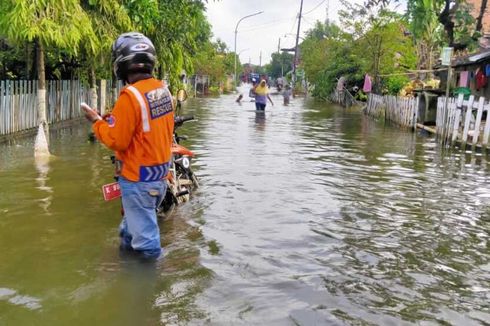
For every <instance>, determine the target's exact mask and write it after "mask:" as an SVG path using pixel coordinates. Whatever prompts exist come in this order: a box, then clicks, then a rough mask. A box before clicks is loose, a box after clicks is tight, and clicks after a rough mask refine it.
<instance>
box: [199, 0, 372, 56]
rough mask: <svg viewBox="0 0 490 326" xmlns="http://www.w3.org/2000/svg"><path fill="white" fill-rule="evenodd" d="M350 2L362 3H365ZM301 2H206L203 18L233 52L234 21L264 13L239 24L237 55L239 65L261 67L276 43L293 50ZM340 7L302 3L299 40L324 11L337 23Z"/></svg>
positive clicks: (316, 0)
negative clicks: (206, 18) (249, 64)
mask: <svg viewBox="0 0 490 326" xmlns="http://www.w3.org/2000/svg"><path fill="white" fill-rule="evenodd" d="M350 2H351V3H358V4H362V3H363V2H364V0H350ZM300 3H301V0H208V4H207V6H206V7H207V10H206V15H207V17H208V20H209V22H210V23H211V25H212V31H213V35H214V37H213V39H214V40H216V39H217V38H219V39H221V40H222V41H224V42H225V43H226V44H227V45H228V49H229V50H230V51H234V48H235V41H234V39H235V27H236V24H237V22H238V21H239V20H240V18H242V17H244V16H247V15H250V14H254V13H256V12H260V11H263V13H261V14H259V15H256V16H253V17H249V18H245V19H244V20H242V21H241V22H240V24H239V25H238V33H237V44H236V52H237V53H238V54H239V56H240V61H241V63H248V62H250V63H252V64H255V65H259V64H262V65H264V64H266V63H268V62H270V60H271V54H272V53H274V52H276V51H277V48H278V44H279V42H280V44H281V48H293V47H294V43H295V35H296V31H297V28H298V25H297V22H298V19H297V16H298V13H299V7H300ZM327 8H328V11H327ZM340 8H341V3H340V1H339V0H303V13H302V17H303V18H302V19H301V26H300V37H301V36H304V35H305V32H306V31H307V30H309V29H311V28H312V27H313V26H314V24H315V21H317V20H320V21H322V22H324V21H325V19H326V18H327V12H328V18H329V19H330V20H333V21H336V22H338V15H337V12H338V10H339V9H340ZM279 39H280V41H279ZM300 42H301V40H300Z"/></svg>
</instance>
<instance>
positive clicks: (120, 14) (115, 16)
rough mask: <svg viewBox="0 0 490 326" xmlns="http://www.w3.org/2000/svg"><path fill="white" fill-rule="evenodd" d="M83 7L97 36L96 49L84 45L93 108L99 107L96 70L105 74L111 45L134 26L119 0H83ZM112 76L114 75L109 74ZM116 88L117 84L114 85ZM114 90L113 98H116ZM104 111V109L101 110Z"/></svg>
mask: <svg viewBox="0 0 490 326" xmlns="http://www.w3.org/2000/svg"><path fill="white" fill-rule="evenodd" d="M81 5H82V8H83V10H84V11H85V12H86V14H87V15H88V16H89V17H90V21H91V24H92V28H93V30H94V33H95V36H96V40H95V41H96V44H95V47H87V46H86V45H87V44H90V43H83V45H84V46H83V50H84V54H85V55H84V57H83V58H84V59H85V60H84V61H85V64H86V65H87V66H88V67H87V68H88V72H89V85H90V93H91V103H90V105H91V107H93V108H96V107H97V89H96V69H97V67H99V68H100V70H102V72H105V75H107V70H108V68H109V67H110V65H108V64H107V62H110V60H111V59H110V56H111V52H112V49H111V45H112V43H113V42H114V40H115V39H116V38H117V36H118V35H119V34H121V33H122V32H126V31H128V30H131V29H132V28H133V24H132V22H131V20H130V18H129V16H128V15H127V12H126V10H125V8H124V7H123V6H122V4H121V2H120V1H118V0H82V1H81ZM109 76H112V73H110V74H109ZM114 86H115V83H114ZM115 95H116V94H115V90H114V89H113V97H115ZM100 109H101V110H103V109H104V108H100Z"/></svg>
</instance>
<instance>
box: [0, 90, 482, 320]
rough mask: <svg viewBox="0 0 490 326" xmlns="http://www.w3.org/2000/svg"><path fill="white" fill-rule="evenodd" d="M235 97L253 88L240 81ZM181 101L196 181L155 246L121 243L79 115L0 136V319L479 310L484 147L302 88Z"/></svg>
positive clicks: (341, 316)
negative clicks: (438, 137) (300, 91)
mask: <svg viewBox="0 0 490 326" xmlns="http://www.w3.org/2000/svg"><path fill="white" fill-rule="evenodd" d="M244 93H245V94H248V92H246V91H245V90H244ZM235 97H236V95H224V96H221V97H220V98H206V99H189V100H188V101H187V103H186V105H185V107H184V111H185V113H186V114H194V115H195V116H196V117H197V118H198V121H195V122H190V123H186V125H185V126H184V127H183V128H182V129H181V130H182V131H181V133H182V134H186V135H187V136H188V137H189V139H188V140H187V141H185V142H184V145H186V146H188V147H189V148H190V149H192V150H193V151H194V152H195V154H196V156H197V159H196V160H195V162H194V164H195V169H196V173H197V174H198V175H199V176H200V180H201V183H202V186H201V188H200V189H199V191H198V192H197V193H196V194H195V196H194V197H193V199H192V200H191V201H190V202H188V203H186V204H184V205H182V206H180V207H178V208H177V209H176V210H175V211H174V212H173V214H172V215H171V216H170V217H168V218H166V219H165V220H162V221H161V223H160V226H161V231H162V238H163V245H164V247H165V256H164V258H163V259H162V260H161V261H160V262H159V263H158V264H157V265H150V264H141V263H138V262H135V261H132V260H128V259H126V258H124V257H120V256H119V253H118V237H117V226H118V223H119V219H120V213H119V210H120V206H119V202H118V201H117V200H116V201H112V202H104V201H103V200H102V195H101V190H100V188H101V186H102V184H104V183H109V182H112V166H111V163H110V160H109V156H110V152H109V151H108V150H106V149H105V148H103V147H102V146H101V145H100V144H92V143H89V142H88V141H87V133H88V130H89V127H88V126H87V125H86V124H85V123H83V124H76V125H75V126H73V127H71V128H66V129H58V130H51V137H50V141H51V145H50V152H51V153H52V154H53V155H54V156H55V157H54V158H52V159H50V160H42V161H35V160H34V156H33V143H34V137H32V139H31V138H27V139H21V140H17V141H12V142H10V143H8V144H1V145H0V152H1V153H2V154H1V156H0V185H1V186H0V248H1V250H0V325H440V324H443V325H480V324H482V325H483V324H488V322H489V321H490V304H489V302H490V260H489V258H490V242H489V230H490V206H489V205H490V183H489V179H490V178H489V176H490V171H489V164H488V163H489V161H487V159H486V157H485V156H482V155H479V154H465V153H462V152H457V151H455V152H446V151H443V150H441V148H440V147H439V146H438V145H437V143H436V142H435V140H434V139H433V138H431V137H428V136H426V135H421V134H416V133H412V132H410V131H406V130H398V129H397V128H393V127H390V126H385V125H384V124H382V123H380V122H376V121H373V120H372V119H370V118H367V117H364V116H363V115H362V113H360V112H359V111H357V110H344V109H342V108H339V107H336V106H332V105H329V104H326V103H323V102H315V101H314V100H313V99H306V100H305V99H303V98H296V99H293V100H292V102H291V104H290V105H289V106H288V107H285V106H283V105H282V103H281V102H282V101H281V98H280V97H279V96H274V97H273V99H274V100H275V104H276V105H275V106H274V107H271V106H270V105H268V107H267V109H266V112H265V114H260V113H256V112H255V111H254V106H253V103H250V102H247V101H248V99H247V96H245V101H244V102H243V103H242V105H238V104H237V103H235V102H234V100H235Z"/></svg>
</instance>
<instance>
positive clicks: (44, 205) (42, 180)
mask: <svg viewBox="0 0 490 326" xmlns="http://www.w3.org/2000/svg"><path fill="white" fill-rule="evenodd" d="M51 159H52V157H51V156H44V155H43V156H36V157H35V159H34V164H35V167H36V170H37V172H38V175H37V177H36V183H37V187H36V188H37V189H39V190H41V191H42V192H45V193H46V194H45V196H46V197H44V198H41V199H38V202H39V206H40V207H41V209H42V210H43V211H44V212H45V213H47V214H49V207H50V206H51V201H52V200H53V195H52V193H53V189H52V188H51V187H50V186H48V184H47V182H48V180H49V162H50V160H51Z"/></svg>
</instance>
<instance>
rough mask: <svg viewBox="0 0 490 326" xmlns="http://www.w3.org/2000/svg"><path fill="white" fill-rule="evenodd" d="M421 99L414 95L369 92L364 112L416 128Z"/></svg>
mask: <svg viewBox="0 0 490 326" xmlns="http://www.w3.org/2000/svg"><path fill="white" fill-rule="evenodd" d="M418 106H419V99H418V98H414V97H397V96H382V95H376V94H369V97H368V101H367V104H366V108H365V109H364V112H365V113H366V114H367V115H369V116H372V117H374V118H377V119H385V121H390V122H393V123H396V124H398V125H400V126H404V127H411V128H415V126H416V124H417V112H418Z"/></svg>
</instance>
